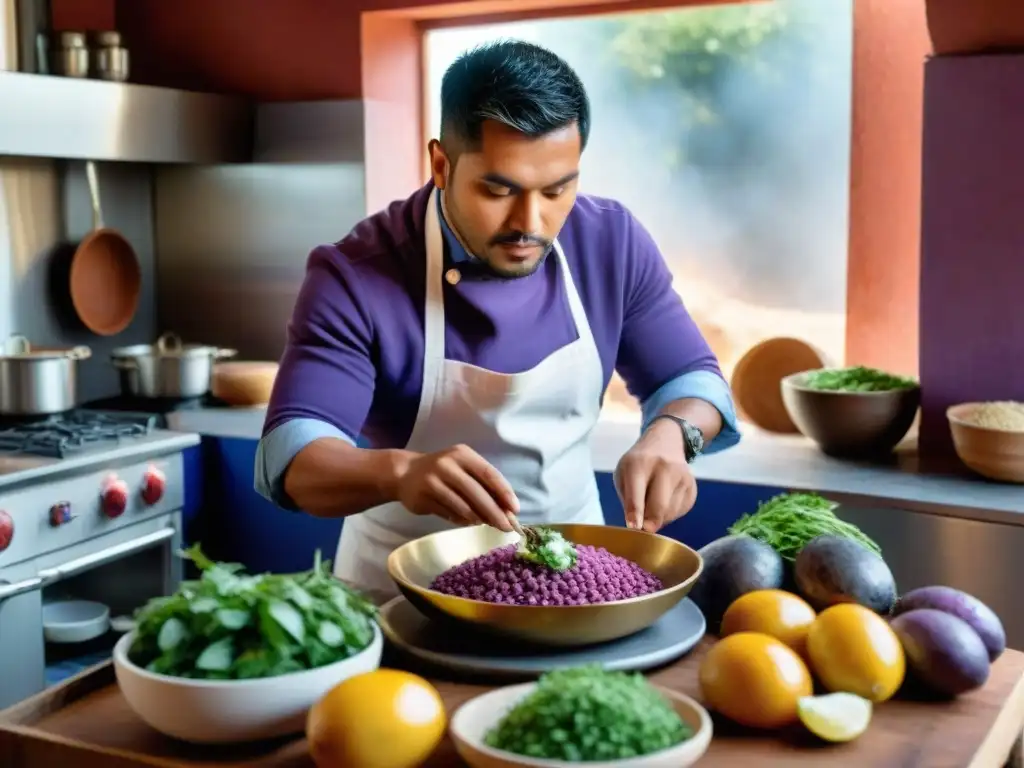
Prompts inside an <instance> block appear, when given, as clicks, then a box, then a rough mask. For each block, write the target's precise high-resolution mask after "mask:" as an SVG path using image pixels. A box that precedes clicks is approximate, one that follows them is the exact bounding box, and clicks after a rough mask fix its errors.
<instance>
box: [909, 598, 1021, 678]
mask: <svg viewBox="0 0 1024 768" xmlns="http://www.w3.org/2000/svg"><path fill="white" fill-rule="evenodd" d="M919 608H933V609H934V610H936V611H942V612H943V613H948V614H950V615H952V616H956V617H957V618H958V619H962V620H963V621H966V622H967V623H968V624H970V625H971V629H973V630H974V631H975V632H977V633H978V637H980V638H981V641H982V642H983V643H984V644H985V648H986V649H987V650H988V659H989V661H995V660H996V659H998V658H999V656H1000V654H1001V653H1002V652H1003V651H1005V650H1006V630H1005V629H1003V623H1002V622H1001V621H1000V620H999V617H998V616H996V614H995V612H994V611H993V610H992V609H991V608H989V607H988V606H987V605H985V604H984V603H983V602H981V600H979V599H978V598H976V597H972V596H971V595H968V594H967V593H966V592H961V591H960V590H959V589H953V588H952V587H921V588H920V589H914V590H911V591H910V592H907V594H905V595H903V597H901V598H900V599H899V601H898V602H897V603H896V608H895V610H894V611H893V615H895V616H899V615H900V614H901V613H906V612H907V611H914V610H917V609H919Z"/></svg>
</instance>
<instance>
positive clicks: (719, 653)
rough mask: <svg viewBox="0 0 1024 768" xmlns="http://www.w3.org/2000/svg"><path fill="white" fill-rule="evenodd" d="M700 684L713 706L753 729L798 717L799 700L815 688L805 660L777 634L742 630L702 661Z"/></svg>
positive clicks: (792, 720) (719, 645)
mask: <svg viewBox="0 0 1024 768" xmlns="http://www.w3.org/2000/svg"><path fill="white" fill-rule="evenodd" d="M699 674H700V687H701V692H702V693H703V696H704V701H705V702H706V703H707V705H708V706H709V707H711V709H713V710H715V711H716V712H719V713H720V714H722V715H725V716H726V717H727V718H729V719H730V720H733V721H735V722H737V723H739V724H740V725H746V726H749V727H751V728H781V727H783V726H785V725H789V724H790V723H794V722H796V720H797V702H799V701H800V699H801V698H803V697H805V696H810V695H811V694H812V693H813V692H814V685H813V683H812V681H811V673H810V672H808V670H807V666H806V665H805V664H804V662H803V660H802V659H801V658H800V657H799V656H797V655H796V653H795V652H794V651H793V650H792V649H791V648H790V647H789V646H788V645H785V644H784V643H782V642H781V641H779V640H776V639H775V638H774V637H769V636H768V635H762V634H760V633H758V632H737V633H736V634H735V635H729V637H726V638H724V639H723V640H719V641H718V642H717V643H715V644H714V645H713V646H712V647H711V650H709V651H708V653H707V655H706V656H705V657H704V659H703V660H702V661H701V665H700V673H699Z"/></svg>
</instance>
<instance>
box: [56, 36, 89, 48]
mask: <svg viewBox="0 0 1024 768" xmlns="http://www.w3.org/2000/svg"><path fill="white" fill-rule="evenodd" d="M58 39H59V40H60V44H61V47H62V48H84V47H85V33H84V32H61V33H60V36H59V37H58Z"/></svg>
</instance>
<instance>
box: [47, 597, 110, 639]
mask: <svg viewBox="0 0 1024 768" xmlns="http://www.w3.org/2000/svg"><path fill="white" fill-rule="evenodd" d="M108 629H110V608H108V607H107V606H105V605H104V604H103V603H96V602H93V601H91V600H57V601H55V602H52V603H46V604H45V605H43V636H44V637H45V638H46V639H47V640H48V641H49V642H51V643H85V642H88V641H89V640H94V639H96V638H97V637H99V636H100V635H102V634H104V633H106V631H107V630H108Z"/></svg>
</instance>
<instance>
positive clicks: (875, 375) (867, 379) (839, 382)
mask: <svg viewBox="0 0 1024 768" xmlns="http://www.w3.org/2000/svg"><path fill="white" fill-rule="evenodd" d="M804 384H805V385H806V386H808V387H810V388H811V389H824V390H829V391H832V392H888V391H889V390H893V389H909V388H911V387H916V386H917V382H916V381H914V380H913V379H908V378H905V377H903V376H895V375H893V374H891V373H886V372H885V371H879V370H877V369H875V368H865V367H864V366H862V365H858V366H855V367H853V368H825V369H822V370H820V371H810V372H809V373H807V374H806V375H805V376H804Z"/></svg>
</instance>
